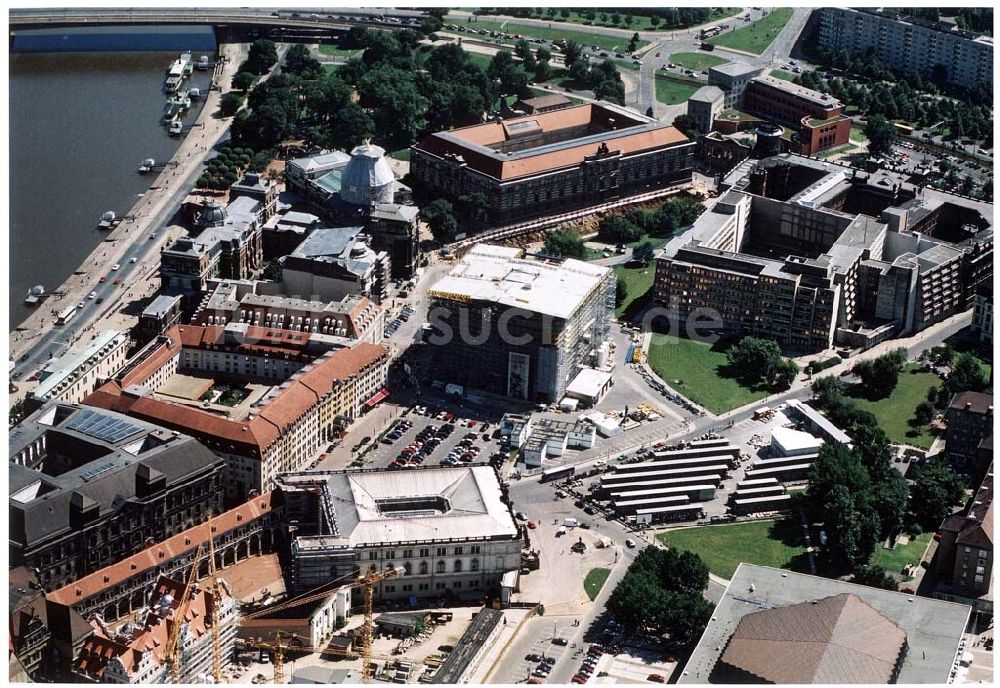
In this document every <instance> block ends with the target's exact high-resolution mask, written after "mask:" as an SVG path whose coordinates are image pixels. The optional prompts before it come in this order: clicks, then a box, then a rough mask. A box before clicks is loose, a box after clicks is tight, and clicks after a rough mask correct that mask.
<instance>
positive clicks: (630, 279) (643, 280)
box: [614, 261, 656, 318]
mask: <svg viewBox="0 0 1000 688" xmlns="http://www.w3.org/2000/svg"><path fill="white" fill-rule="evenodd" d="M614 270H615V272H616V273H618V275H621V276H622V277H623V278H624V279H625V284H626V285H627V286H628V288H627V290H626V292H625V300H624V301H622V305H620V306H618V308H616V309H615V317H617V318H621V317H622V316H624V315H625V314H626V312H627V311H628V309H629V307H630V306H632V304H633V303H635V302H636V301H637V300H639V299H642V298H643V297H644V296H645V295H646V293H647V292H648V291H649V290H650V289H652V287H653V278H654V277H655V276H656V262H655V261H650V263H649V265H647V266H646V267H644V268H627V267H625V266H623V265H616V266H615V268H614ZM616 278H617V276H616Z"/></svg>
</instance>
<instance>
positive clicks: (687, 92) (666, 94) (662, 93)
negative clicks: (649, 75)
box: [656, 78, 698, 105]
mask: <svg viewBox="0 0 1000 688" xmlns="http://www.w3.org/2000/svg"><path fill="white" fill-rule="evenodd" d="M697 90H698V87H697V86H692V85H690V84H684V83H681V82H679V81H671V80H670V79H660V78H657V79H656V99H657V100H658V101H660V102H661V103H665V104H667V105H678V104H680V103H683V102H684V101H686V100H687V99H688V98H690V97H691V96H692V95H694V92H695V91H697Z"/></svg>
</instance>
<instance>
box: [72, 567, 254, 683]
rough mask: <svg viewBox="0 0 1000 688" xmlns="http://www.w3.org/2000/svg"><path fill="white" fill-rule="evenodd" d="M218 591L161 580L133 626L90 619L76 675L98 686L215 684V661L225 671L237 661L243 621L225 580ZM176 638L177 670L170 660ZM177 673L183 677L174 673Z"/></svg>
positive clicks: (206, 586)
mask: <svg viewBox="0 0 1000 688" xmlns="http://www.w3.org/2000/svg"><path fill="white" fill-rule="evenodd" d="M216 588H217V589H218V590H221V592H222V594H221V595H219V594H217V593H216V592H215V591H213V589H212V586H210V585H209V583H208V581H206V582H205V583H204V584H203V585H199V584H198V583H194V584H193V585H187V586H186V585H185V584H184V583H183V582H181V581H178V580H175V579H173V578H168V577H166V576H161V577H160V579H159V581H157V583H156V586H155V587H154V588H153V592H152V593H151V594H150V596H149V603H148V604H147V606H146V609H145V610H143V611H142V612H141V613H140V615H139V616H138V618H137V619H136V620H135V621H134V622H128V623H124V624H122V625H120V626H118V627H117V628H111V627H109V626H107V625H106V624H104V623H103V622H102V621H101V620H100V617H96V618H95V619H94V620H93V621H91V625H92V627H93V629H94V632H93V634H92V635H91V636H90V637H89V638H88V639H87V640H86V642H85V643H84V645H83V648H82V649H81V650H80V652H79V654H78V655H77V657H76V659H75V661H74V663H73V673H74V674H75V675H76V677H78V678H79V679H82V680H86V681H95V682H98V683H128V684H142V683H168V682H169V683H205V682H208V681H210V680H211V678H212V675H213V671H214V670H215V666H214V661H215V660H214V657H216V656H217V657H218V663H219V666H218V668H220V669H221V668H223V667H225V666H226V665H228V664H229V663H230V660H231V659H232V657H233V646H234V642H235V640H236V631H237V626H238V621H239V613H238V607H237V603H236V600H235V599H234V598H233V595H232V594H231V593H230V591H229V589H228V587H227V585H226V584H225V582H224V581H223V582H222V584H221V585H219V586H216ZM185 592H187V597H186V598H185ZM177 624H180V627H179V628H177ZM216 633H217V636H216V637H213V636H214V634H216ZM172 640H173V643H175V645H173V646H174V647H175V648H176V655H175V659H174V662H176V669H174V668H173V664H174V662H172V661H171V647H172V642H171V641H172ZM213 645H215V647H214V648H213ZM172 670H175V671H177V672H178V673H176V674H173V675H172ZM174 676H176V677H177V679H175V678H174Z"/></svg>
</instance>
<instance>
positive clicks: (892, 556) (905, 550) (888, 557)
mask: <svg viewBox="0 0 1000 688" xmlns="http://www.w3.org/2000/svg"><path fill="white" fill-rule="evenodd" d="M932 536H933V533H921V534H920V535H918V536H916V537H913V536H912V535H911V536H910V541H909V542H908V543H907V544H905V545H896V547H895V549H883V548H882V544H881V543H879V544H878V545H877V546H876V547H875V554H873V555H872V564H874V565H876V566H881V567H882V568H884V569H885V570H886V571H888V572H889V573H898V574H902V573H903V567H904V566H906V565H907V564H913V565H914V566H916V565H917V564H919V563H920V558H921V557H922V556H923V555H924V550H925V549H927V544H928V543H929V542H930V541H931V537H932Z"/></svg>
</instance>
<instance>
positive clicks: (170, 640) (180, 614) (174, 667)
mask: <svg viewBox="0 0 1000 688" xmlns="http://www.w3.org/2000/svg"><path fill="white" fill-rule="evenodd" d="M204 554H205V545H204V543H202V544H200V545H198V550H197V551H196V552H195V555H194V562H193V563H192V564H191V572H190V573H189V574H188V578H187V583H186V584H185V585H184V593H183V595H182V596H181V599H180V602H179V604H178V605H177V609H175V610H174V623H173V625H172V626H171V627H170V635H169V636H168V637H167V647H166V650H165V651H164V653H163V654H164V657H165V659H166V660H167V661H168V662H170V677H171V679H172V683H175V684H176V683H180V682H181V648H180V637H181V626H183V625H184V619H185V617H187V612H188V607H190V606H191V590H192V588H194V583H195V580H196V579H197V578H198V565H199V564H200V563H201V558H202V557H203V556H204ZM164 622H165V621H164Z"/></svg>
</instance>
